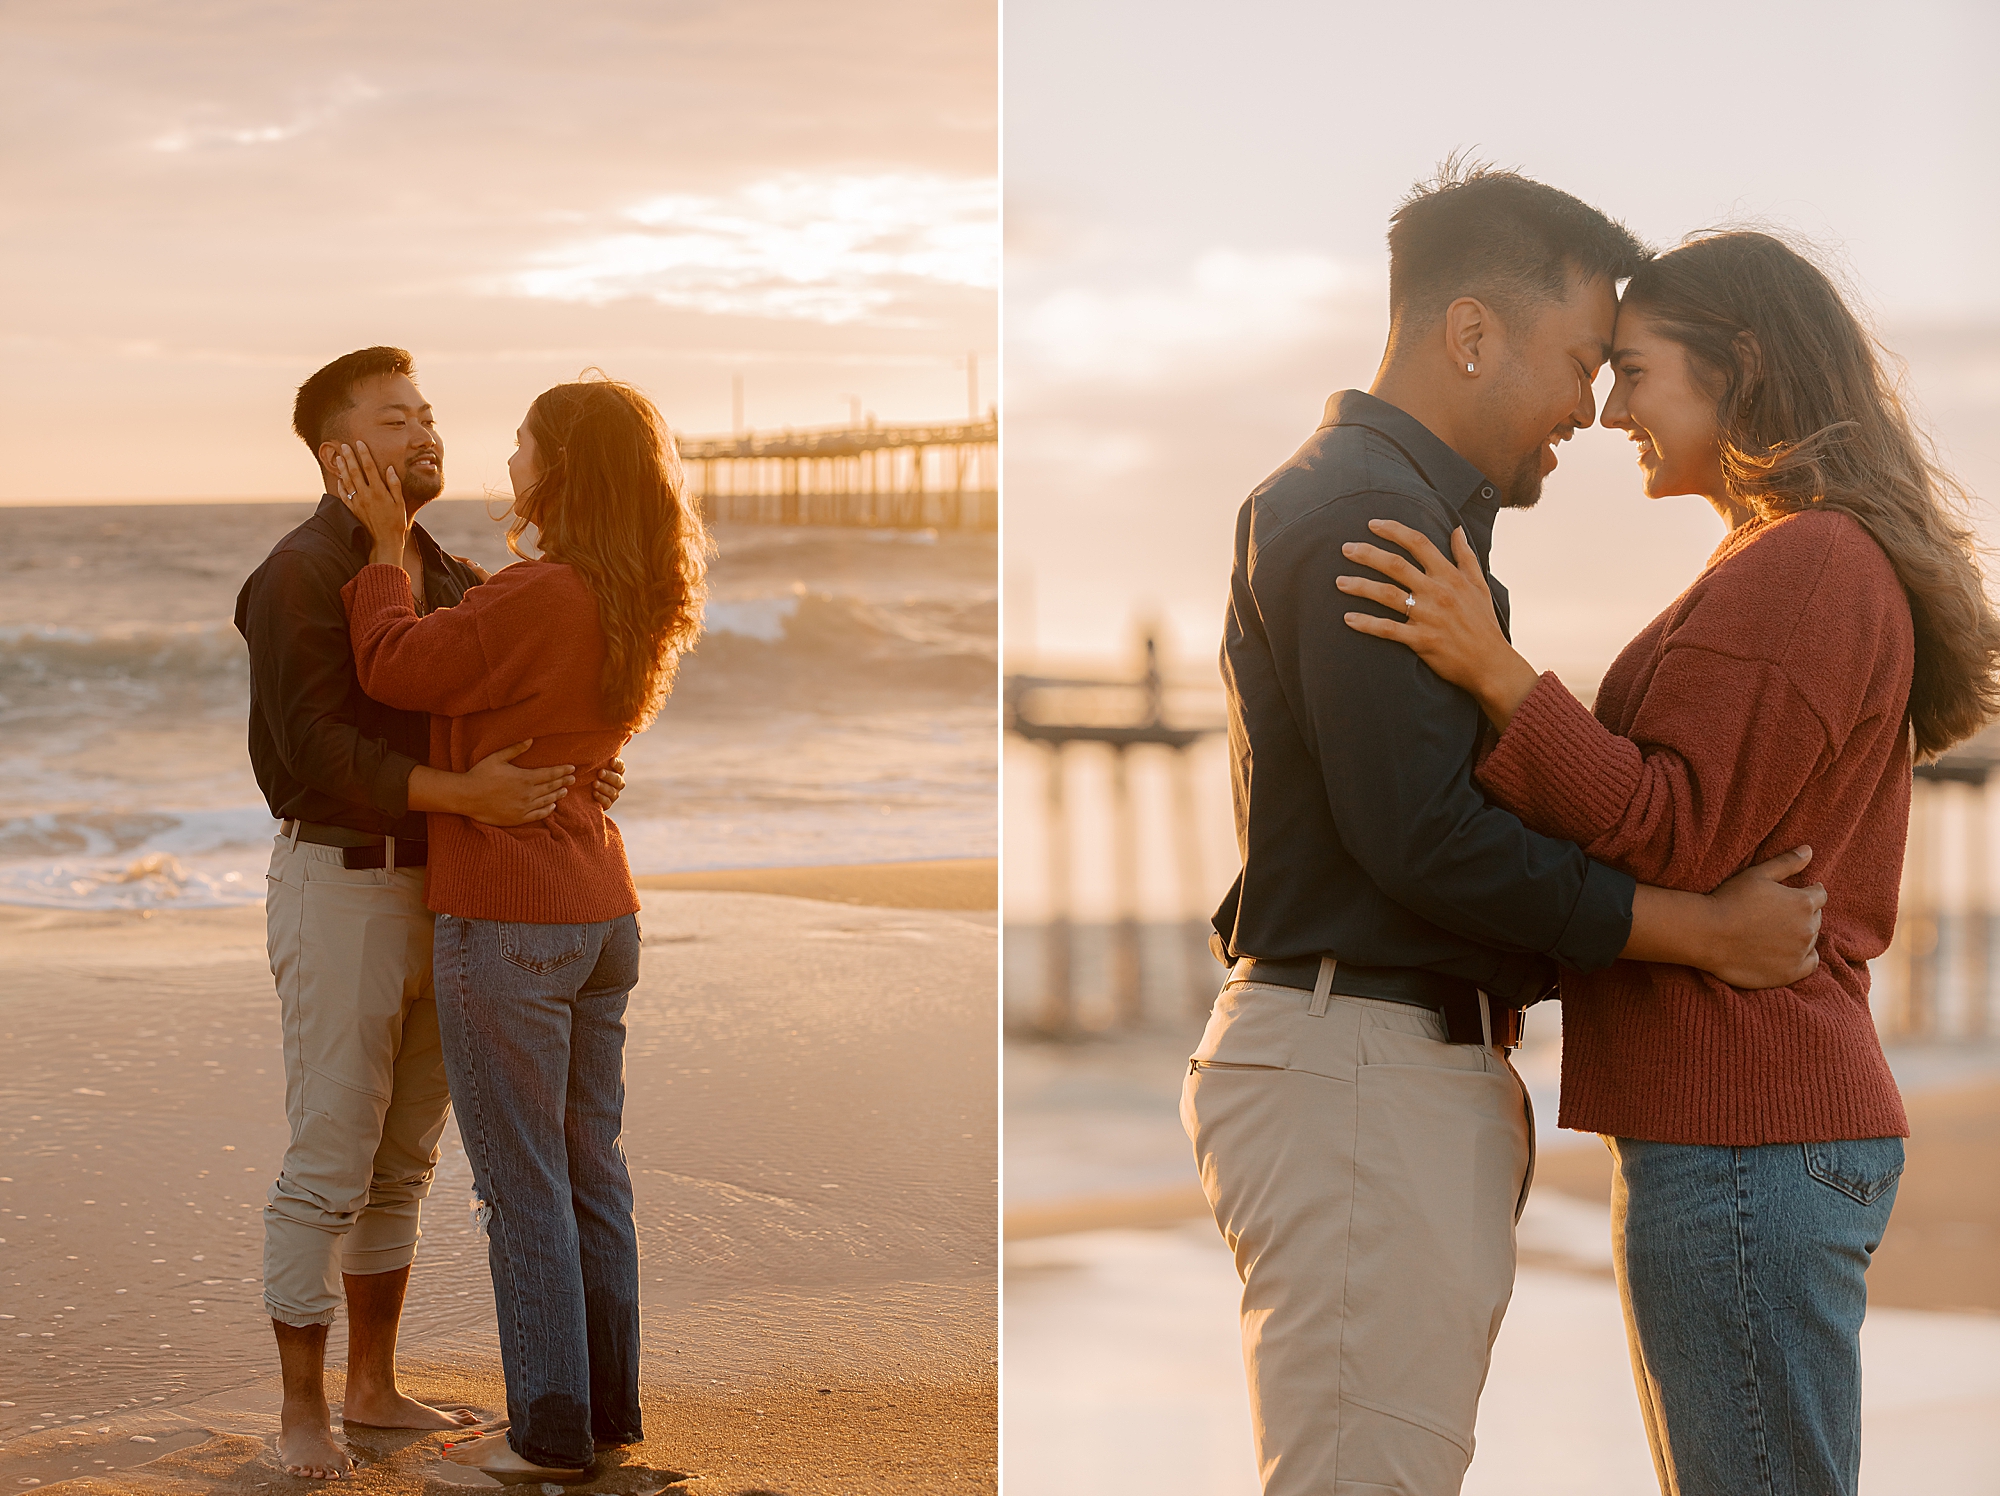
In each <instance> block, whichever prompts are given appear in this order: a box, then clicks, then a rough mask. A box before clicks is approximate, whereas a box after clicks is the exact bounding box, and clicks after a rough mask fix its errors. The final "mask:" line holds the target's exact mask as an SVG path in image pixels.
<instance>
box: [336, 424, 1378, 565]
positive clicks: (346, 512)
mask: <svg viewBox="0 0 2000 1496" xmlns="http://www.w3.org/2000/svg"><path fill="white" fill-rule="evenodd" d="M1405 419H1407V417H1406V418H1405ZM313 514H314V516H315V517H316V518H317V519H319V520H320V521H321V522H322V523H324V524H326V525H327V526H328V527H329V528H331V529H332V531H333V533H334V534H335V535H337V536H339V537H340V538H341V539H343V540H345V541H346V542H347V548H348V549H349V550H353V551H368V550H370V549H372V548H373V545H372V542H371V540H370V537H369V534H368V527H367V526H366V525H364V524H362V523H361V521H360V520H358V519H356V518H355V517H354V512H353V511H352V510H350V509H349V508H348V507H347V506H346V505H345V504H343V503H341V501H340V498H339V496H338V495H336V494H330V493H323V494H321V495H320V496H319V508H318V509H316V510H314V511H313ZM410 529H411V530H412V531H413V532H414V533H415V535H416V537H417V549H418V550H420V551H421V552H423V556H424V562H425V564H426V565H427V566H429V565H435V564H436V562H437V560H438V557H439V556H440V555H442V554H443V552H442V551H441V550H440V549H439V548H438V543H437V542H436V541H434V540H432V539H431V537H430V532H429V531H427V530H425V529H424V527H423V526H422V525H420V524H418V523H417V522H416V521H415V520H411V521H410Z"/></svg>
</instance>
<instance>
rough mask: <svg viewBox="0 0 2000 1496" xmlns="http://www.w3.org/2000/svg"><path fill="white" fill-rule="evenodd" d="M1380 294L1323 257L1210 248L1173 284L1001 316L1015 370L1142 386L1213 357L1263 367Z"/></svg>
mask: <svg viewBox="0 0 2000 1496" xmlns="http://www.w3.org/2000/svg"><path fill="white" fill-rule="evenodd" d="M1379 296H1380V292H1379V290H1378V288H1377V286H1376V285H1375V284H1374V282H1373V281H1372V280H1371V279H1370V278H1368V277H1366V276H1363V275H1360V274H1357V273H1355V272H1353V271H1351V270H1349V269H1347V268H1345V267H1343V266H1341V265H1339V264H1338V263H1336V262H1335V261H1333V260H1330V259H1328V258H1326V257H1325V256H1323V255H1314V254H1301V253H1290V254H1251V253H1246V252H1244V251H1241V250H1234V249H1211V250H1208V251H1207V252H1205V253H1204V254H1202V255H1201V256H1200V257H1199V258H1197V259H1196V260H1195V261H1194V263H1193V264H1192V265H1190V266H1189V267H1188V269H1187V271H1186V272H1185V273H1184V274H1183V275H1182V276H1181V277H1179V278H1178V279H1176V280H1174V281H1172V282H1169V283H1165V284H1152V285H1146V284H1139V285H1133V286H1128V287H1121V288H1119V289H1103V288H1098V287H1089V286H1077V285H1071V286H1063V287H1060V288H1058V289H1055V290H1052V291H1050V292H1048V293H1046V294H1044V295H1042V296H1040V297H1038V298H1033V299H1031V300H1030V301H1029V302H1028V304H1027V306H1026V309H1025V310H1024V311H1021V312H1019V313H1016V314H1013V315H1010V316H1009V318H1008V332H1009V334H1010V339H1011V342H1010V355H1011V357H1012V359H1013V365H1012V367H1013V369H1014V371H1015V372H1017V373H1019V374H1022V375H1026V376H1028V377H1030V378H1033V379H1034V380H1036V381H1037V382H1040V381H1043V380H1059V379H1064V378H1069V379H1114V380H1119V381H1124V382H1132V383H1150V382H1153V381H1156V380H1159V379H1162V378H1166V377H1170V376H1174V375H1176V374H1178V373H1181V372H1185V371H1187V370H1189V369H1192V368H1195V367H1198V366H1201V365H1206V364H1211V363H1212V362H1213V361H1214V360H1215V359H1218V358H1221V359H1225V360H1228V361H1230V362H1234V361H1236V360H1238V359H1244V358H1248V359H1256V360H1264V359H1268V358H1269V357H1271V356H1272V355H1273V354H1275V353H1278V352H1281V351H1282V350H1284V349H1286V348H1288V347H1291V346H1293V345H1296V344H1298V343H1301V342H1303V341H1306V340H1307V339H1311V338H1316V337H1319V336H1323V335H1324V334H1325V333H1326V332H1327V331H1328V330H1329V329H1330V328H1332V327H1335V326H1338V325H1341V324H1343V323H1344V322H1346V321H1348V320H1350V316H1349V314H1350V313H1351V312H1352V311H1353V310H1356V309H1358V307H1359V306H1361V305H1364V304H1365V305H1366V306H1368V307H1369V308H1370V309H1371V315H1372V308H1373V305H1374V303H1375V301H1376V300H1378V299H1379Z"/></svg>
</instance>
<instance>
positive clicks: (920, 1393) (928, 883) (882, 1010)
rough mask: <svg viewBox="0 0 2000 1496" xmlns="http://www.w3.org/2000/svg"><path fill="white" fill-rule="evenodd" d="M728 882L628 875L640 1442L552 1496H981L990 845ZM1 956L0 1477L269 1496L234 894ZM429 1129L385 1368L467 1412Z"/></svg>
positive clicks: (989, 1157)
mask: <svg viewBox="0 0 2000 1496" xmlns="http://www.w3.org/2000/svg"><path fill="white" fill-rule="evenodd" d="M694 876H697V877H698V876H700V875H694ZM733 877H734V878H736V879H737V880H740V881H736V882H733V883H730V884H727V885H725V886H723V887H722V888H720V889H718V888H715V887H713V886H710V887H692V888H691V887H686V886H682V887H668V888H655V887H649V888H647V890H646V891H645V892H644V893H643V895H642V898H643V900H644V910H643V912H642V914H641V916H640V917H641V920H642V923H643V928H644V932H645V944H646V954H645V962H644V966H643V970H642V977H641V982H640V986H639V988H638V990H637V991H636V992H635V993H634V995H633V1000H632V1006H631V1011H630V1016H629V1020H628V1021H629V1024H630V1042H629V1048H628V1055H627V1066H628V1083H629V1101H628V1105H627V1112H626V1138H625V1144H626V1150H627V1154H628V1157H629V1158H630V1161H631V1165H632V1170H633V1175H634V1180H635V1184H636V1186H637V1194H638V1207H637V1215H638V1220H639V1231H640V1245H641V1253H642V1284H643V1290H644V1295H645V1299H644V1306H643V1316H644V1333H645V1341H646V1359H645V1369H644V1374H643V1380H644V1385H645V1389H646V1395H647V1426H648V1439H647V1442H646V1443H645V1444H644V1445H643V1446H640V1447H638V1448H635V1449H630V1450H625V1451H621V1452H617V1453H615V1454H612V1455H609V1456H607V1457H606V1459H605V1460H604V1461H603V1462H602V1463H601V1465H600V1469H599V1472H598V1474H597V1476H596V1478H595V1479H594V1480H593V1481H592V1482H591V1483H590V1484H588V1485H585V1486H580V1487H577V1488H575V1489H580V1490H585V1491H592V1490H597V1491H617V1492H628V1493H636V1492H646V1491H658V1490H662V1489H669V1488H670V1489H672V1490H674V1491H687V1492H690V1493H699V1496H738V1493H745V1496H747V1493H754V1492H774V1493H785V1496H817V1493H828V1496H832V1493H846V1492H859V1491H863V1490H866V1491H870V1492H874V1491H911V1492H918V1491H923V1492H930V1491H939V1490H966V1491H978V1490H991V1489H993V1488H994V1484H995V1475H994V1469H995V1459H996V1453H995V1446H996V1439H995V1414H994V1408H995V1377H994V1356H995V1350H996V1341H995V1325H994V1305H995V1272H996V1265H995V1260H994V1238H995V1226H996V1222H995V1207H994V1158H995V1142H996V1135H995V1128H996V1116H995V1099H996V1098H995V1087H994V1080H993V1076H994V1064H995V1058H996V1056H995V1040H994V1021H993V1012H994V1008H993V1003H994V992H995V968H994V961H995V937H994V915H993V913H992V911H991V900H990V899H989V900H988V901H987V903H986V904H985V905H984V906H983V907H982V906H980V905H979V904H978V903H977V902H976V901H975V900H974V899H973V897H972V895H970V894H968V893H967V892H966V889H967V888H969V887H975V886H976V885H978V883H979V880H980V879H981V878H982V877H983V879H984V881H985V886H987V887H991V885H992V882H993V874H992V871H991V864H990V863H988V864H985V870H984V872H983V873H982V872H981V870H980V866H979V865H978V864H961V863H952V864H947V865H944V866H943V867H936V866H932V865H926V864H897V865H892V867H891V868H889V869H869V868H856V869H853V870H839V871H836V870H830V869H818V870H799V869H786V870H779V871H776V872H773V873H771V874H769V875H768V877H766V878H764V879H760V878H759V877H757V876H755V875H748V874H742V873H738V874H735V875H733ZM0 971H4V972H5V974H6V976H5V984H4V990H0V1043H4V1044H5V1045H6V1046H7V1050H8V1052H9V1054H10V1057H11V1060H12V1063H11V1064H10V1066H9V1067H8V1069H7V1071H6V1074H5V1079H4V1081H0V1170H4V1173H0V1265H4V1267H5V1268H6V1269H7V1271H6V1272H5V1274H4V1278H0V1296H3V1297H0V1304H4V1312H5V1313H6V1314H7V1315H9V1316H12V1318H10V1319H5V1320H0V1486H5V1487H7V1488H8V1489H18V1488H26V1487H27V1486H28V1484H29V1483H30V1482H39V1483H41V1484H42V1485H44V1486H45V1487H49V1488H59V1489H64V1490H68V1491H79V1492H80V1491H85V1490H96V1491H112V1490H117V1491H142V1490H144V1491H154V1490H157V1491H176V1492H192V1491H197V1490H201V1491H207V1490H238V1489H242V1490H254V1489H265V1488H268V1489H270V1490H272V1491H279V1490H283V1489H288V1488H291V1487H293V1486H295V1485H296V1486H299V1487H301V1488H302V1487H303V1486H304V1485H305V1484H307V1483H304V1482H296V1481H294V1480H293V1479H292V1478H291V1477H288V1476H286V1475H284V1474H283V1473H282V1472H281V1471H279V1470H278V1469H277V1467H276V1465H275V1464H274V1463H273V1462H272V1460H271V1457H270V1453H269V1437H270V1435H271V1434H272V1433H273V1432H274V1431H275V1428H276V1408H277V1389H276V1384H275V1383H276V1379H275V1367H274V1358H273V1353H272V1348H271V1340H270V1329H269V1322H268V1321H267V1320H266V1319H265V1318H264V1317H263V1313H262V1306H261V1288H260V1283H259V1264H260V1252H261V1228H260V1217H259V1210H260V1208H261V1204H262V1199H263V1194H264V1190H265V1188H266V1186H267V1185H268V1183H269V1181H270V1179H271V1177H272V1175H273V1173H274V1172H275V1169H276V1167H277V1164H278V1161H279V1158H280V1157H281V1155H282V1151H283V1146H284V1141H285V1125H284V1110H283V1075H282V1069H281V1065H280V1060H279V1055H278V1052H277V1024H278V1014H277V1004H276V1000H275V998H274V996H273V995H272V992H271V984H270V976H269V973H268V971H267V970H266V967H265V955H264V950H263V917H262V911H261V909H258V908H255V907H249V908H234V909H210V910H173V909H163V910H158V911H68V910H58V911H49V910H29V909H9V908H0ZM445 1144H446V1146H445V1155H444V1158H443V1160H442V1162H441V1163H440V1166H439V1169H438V1174H437V1179H436V1183H435V1185H434V1188H433V1191H432V1194H431V1198H430V1201H429V1203H428V1205H427V1207H426V1213H425V1239H424V1244H423V1247H422V1250H421V1253H420V1256H419V1259H418V1264H417V1268H416V1272H415V1275H414V1277H413V1279H412V1283H411V1292H410V1303H409V1308H408V1311H407V1314H406V1318H405V1325H404V1336H403V1352H404V1356H403V1359H404V1367H405V1382H406V1385H407V1386H408V1388H409V1390H411V1391H412V1392H413V1393H415V1394H416V1395H418V1396H423V1397H430V1398H434V1399H438V1400H446V1401H454V1402H458V1403H462V1404H465V1405H468V1406H472V1407H475V1408H479V1409H481V1410H482V1411H489V1412H498V1411H499V1410H500V1407H501V1404H502V1402H503V1400H504V1399H503V1393H502V1390H501V1385H500V1368H499V1358H498V1351H497V1346H496V1343H495V1341H494V1331H493V1310H492V1299H491V1290H490V1286H489V1284H488V1281H487V1275H486V1268H485V1250H484V1243H483V1242H482V1241H481V1240H480V1239H479V1238H478V1237H477V1236H476V1235H475V1234H474V1232H473V1230H472V1226H471V1220H470V1217H469V1215H468V1213H467V1209H466V1200H467V1195H468V1187H469V1183H470V1171H469V1170H468V1168H467V1166H466V1163H465V1158H464V1154H463V1151H462V1149H461V1148H460V1146H459V1144H458V1139H457V1134H456V1129H455V1128H450V1129H447V1133H446V1140H445ZM344 1354H345V1348H344V1341H343V1338H342V1330H341V1328H340V1326H338V1325H336V1327H335V1331H334V1337H333V1343H332V1345H331V1347H330V1350H329V1364H330V1366H332V1367H338V1366H339V1365H340V1364H341V1361H342V1358H343V1356H344ZM336 1385H337V1382H336ZM336 1396H337V1393H336ZM149 1440H150V1441H154V1442H151V1443H148V1442H143V1441H149ZM350 1443H351V1444H352V1446H353V1447H354V1449H355V1451H356V1453H357V1454H358V1455H359V1456H360V1457H361V1458H362V1460H363V1467H362V1469H361V1471H360V1472H359V1474H358V1475H357V1477H356V1479H355V1481H354V1482H353V1483H352V1484H353V1488H354V1489H356V1490H367V1491H371V1492H372V1491H381V1492H403V1491H408V1492H416V1491H422V1490H433V1489H435V1490H442V1489H446V1488H447V1487H446V1485H444V1484H441V1482H440V1476H441V1474H443V1473H452V1474H457V1473H458V1472H456V1471H455V1470H453V1469H452V1467H445V1470H444V1471H442V1472H441V1471H440V1468H439V1466H438V1464H437V1457H438V1454H439V1452H440V1441H439V1440H438V1439H437V1438H435V1437H427V1436H423V1437H420V1436H415V1435H407V1434H386V1433H375V1432H363V1431H359V1430H357V1431H355V1432H354V1433H353V1434H352V1435H351V1436H350ZM482 1481H484V1477H474V1476H472V1475H470V1474H469V1473H467V1474H463V1475H460V1477H459V1481H458V1483H459V1484H468V1483H470V1484H476V1483H480V1482H482Z"/></svg>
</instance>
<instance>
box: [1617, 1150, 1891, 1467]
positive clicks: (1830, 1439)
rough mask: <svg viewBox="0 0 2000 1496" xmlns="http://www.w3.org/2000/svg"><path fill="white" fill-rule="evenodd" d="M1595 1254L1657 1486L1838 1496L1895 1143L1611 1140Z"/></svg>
mask: <svg viewBox="0 0 2000 1496" xmlns="http://www.w3.org/2000/svg"><path fill="white" fill-rule="evenodd" d="M1610 1141H1611V1151H1612V1155H1613V1157H1614V1158H1615V1160H1616V1163H1617V1170H1616V1175H1615V1178H1614V1181H1613V1184H1612V1201H1611V1236H1612V1242H1611V1245H1612V1254H1613V1259H1614V1262H1615V1263H1616V1266H1617V1270H1618V1286H1619V1291H1620V1294H1621V1295H1622V1297H1623V1299H1624V1303H1625V1328H1626V1336H1627V1338H1628V1340H1629V1341H1630V1343H1631V1348H1632V1374H1633V1379H1634V1380H1635V1381H1636V1382H1637V1383H1638V1389H1639V1406H1640V1409H1641V1412H1642V1413H1643V1414H1644V1417H1645V1421H1646V1435H1647V1437H1648V1439H1650V1440H1651V1442H1652V1446H1653V1465H1654V1468H1655V1470H1656V1471H1657V1472H1658V1474H1659V1478H1660V1490H1661V1491H1662V1492H1664V1493H1666V1496H1854V1492H1855V1490H1856V1488H1857V1486H1858V1484H1859V1481H1860V1478H1861V1317H1862V1315H1863V1313H1864V1312H1865V1311H1866V1309H1867V1307H1868V1285H1867V1282H1866V1279H1865V1277H1864V1274H1866V1272H1867V1271H1868V1261H1869V1258H1870V1256H1871V1255H1872V1254H1873V1253H1874V1251H1875V1248H1876V1247H1877V1246H1878V1245H1880V1243H1881V1241H1882V1232H1883V1229H1884V1228H1885V1227H1886V1226H1887V1225H1888V1224H1889V1210H1890V1207H1891V1206H1893V1205H1894V1204H1895V1201H1896V1181H1897V1179H1898V1178H1899V1177H1900V1176H1901V1174H1902V1172H1903V1140H1902V1139H1901V1138H1864V1139H1860V1140H1857V1141H1850V1142H1835V1143H1772V1144H1768V1145H1766V1146H1764V1147H1761V1148H1715V1147H1705V1146H1700V1145H1694V1144H1684V1143H1647V1142H1639V1141H1636V1140H1634V1139H1631V1138H1615V1139H1611V1140H1610Z"/></svg>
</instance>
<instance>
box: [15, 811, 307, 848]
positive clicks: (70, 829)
mask: <svg viewBox="0 0 2000 1496" xmlns="http://www.w3.org/2000/svg"><path fill="white" fill-rule="evenodd" d="M276 830H277V822H276V821H274V820H272V819H271V814H270V812H269V811H267V810H266V809H265V808H264V807H263V806H261V805H256V806H231V807H228V808H226V809H221V810H175V811H144V810H106V811H54V812H49V813H46V814H43V815H27V816H12V817H8V818H5V819H0V859H14V858H47V857H55V858H76V857H87V858H116V857H123V856H126V855H128V854H137V853H139V852H142V851H143V852H146V853H153V852H158V853H162V854H164V855H167V856H170V857H203V856H207V855H208V854H210V853H214V852H230V851H236V850H238V849H241V848H246V847H263V846H268V845H269V844H270V841H271V837H272V835H273V834H274V833H275V832H276Z"/></svg>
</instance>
